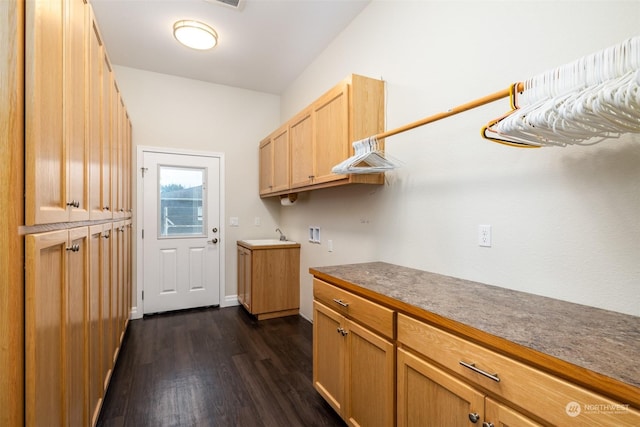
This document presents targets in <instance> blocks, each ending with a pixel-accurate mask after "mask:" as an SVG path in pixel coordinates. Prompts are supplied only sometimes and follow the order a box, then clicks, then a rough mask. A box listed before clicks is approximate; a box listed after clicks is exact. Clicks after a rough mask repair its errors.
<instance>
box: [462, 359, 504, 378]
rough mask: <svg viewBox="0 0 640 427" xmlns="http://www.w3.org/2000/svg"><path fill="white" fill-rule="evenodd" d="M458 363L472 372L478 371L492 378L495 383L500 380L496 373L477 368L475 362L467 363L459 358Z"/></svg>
mask: <svg viewBox="0 0 640 427" xmlns="http://www.w3.org/2000/svg"><path fill="white" fill-rule="evenodd" d="M460 364H461V365H462V366H464V367H465V368H469V369H471V370H472V371H473V372H476V373H478V374H480V375H484V376H485V377H487V378H489V379H492V380H494V381H495V382H497V383H499V382H500V378H498V374H490V373H488V372H486V371H483V370H482V369H480V368H477V367H476V364H475V363H467V362H463V361H462V360H461V361H460Z"/></svg>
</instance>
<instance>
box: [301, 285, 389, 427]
mask: <svg viewBox="0 0 640 427" xmlns="http://www.w3.org/2000/svg"><path fill="white" fill-rule="evenodd" d="M316 282H317V281H316ZM316 290H318V292H316ZM331 290H332V289H331V287H329V285H327V284H325V283H314V295H315V296H316V300H315V301H314V303H313V337H314V339H313V384H314V387H315V388H316V390H317V391H318V393H320V395H322V396H323V397H324V398H325V400H327V402H329V404H330V405H331V406H332V407H333V409H334V410H335V411H336V412H337V413H338V414H340V416H341V417H342V418H343V419H344V420H345V421H346V422H347V424H348V425H351V426H389V425H393V423H394V416H395V411H394V407H395V405H394V400H395V393H394V386H395V372H394V366H395V355H394V351H395V347H394V345H393V343H392V342H391V340H389V339H387V338H385V337H384V336H382V335H380V334H378V333H376V332H374V331H372V330H371V329H369V328H368V327H367V325H366V320H367V319H368V318H369V316H370V315H373V316H375V314H373V313H375V310H376V309H382V310H384V309H383V308H382V307H375V306H372V307H371V308H372V309H373V310H374V311H370V310H369V307H367V306H366V305H365V306H361V307H359V306H358V303H357V302H355V301H358V300H356V299H355V298H357V297H355V296H349V295H344V294H340V296H338V294H337V293H336V298H335V299H336V300H339V301H340V303H334V304H337V305H338V306H339V307H341V308H342V309H344V311H343V313H340V312H338V311H337V310H334V309H332V308H329V307H328V306H326V305H325V304H323V302H321V301H322V300H323V299H324V298H323V297H324V295H325V294H324V292H326V291H329V292H331ZM351 298H354V299H351ZM354 302H355V304H353V308H354V310H351V312H352V313H351V314H349V308H350V307H351V304H352V303H354ZM340 304H346V306H342V305H340ZM362 310H364V313H363V316H362V317H359V316H358V315H357V313H358V312H362ZM351 316H353V317H351ZM382 317H383V319H384V317H385V316H384V315H383V316H382ZM363 320H364V321H365V323H364V324H362V323H359V322H362V321H363ZM387 320H388V321H389V322H393V317H389V318H388V319H385V320H383V321H385V322H386V321H387ZM389 326H390V327H392V326H391V324H390V325H389Z"/></svg>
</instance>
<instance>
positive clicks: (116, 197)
mask: <svg viewBox="0 0 640 427" xmlns="http://www.w3.org/2000/svg"><path fill="white" fill-rule="evenodd" d="M121 115H122V101H121V95H120V90H119V89H118V85H117V84H116V82H115V80H113V88H112V91H111V212H112V213H113V218H123V217H124V210H123V208H122V133H121V127H122V120H121V117H120V116H121Z"/></svg>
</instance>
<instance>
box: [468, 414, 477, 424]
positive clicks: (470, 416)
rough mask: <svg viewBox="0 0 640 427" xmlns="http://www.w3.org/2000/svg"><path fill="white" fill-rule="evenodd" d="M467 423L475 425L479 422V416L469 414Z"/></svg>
mask: <svg viewBox="0 0 640 427" xmlns="http://www.w3.org/2000/svg"><path fill="white" fill-rule="evenodd" d="M469 421H471V422H472V423H474V424H475V423H477V422H478V421H480V415H478V413H477V412H471V413H470V414H469Z"/></svg>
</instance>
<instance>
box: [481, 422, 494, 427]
mask: <svg viewBox="0 0 640 427" xmlns="http://www.w3.org/2000/svg"><path fill="white" fill-rule="evenodd" d="M482 427H495V426H494V425H493V423H488V422H486V421H485V422H483V423H482Z"/></svg>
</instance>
